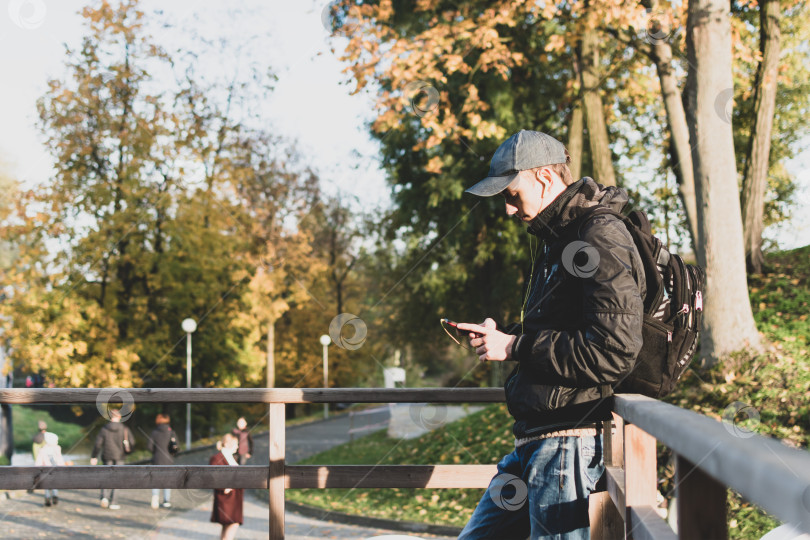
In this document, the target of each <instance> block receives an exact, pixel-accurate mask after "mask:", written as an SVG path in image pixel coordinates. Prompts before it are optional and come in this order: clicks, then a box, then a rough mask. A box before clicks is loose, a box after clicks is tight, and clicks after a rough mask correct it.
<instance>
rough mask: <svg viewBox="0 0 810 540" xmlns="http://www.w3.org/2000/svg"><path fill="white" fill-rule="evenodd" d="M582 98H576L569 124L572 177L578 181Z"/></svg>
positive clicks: (580, 168)
mask: <svg viewBox="0 0 810 540" xmlns="http://www.w3.org/2000/svg"><path fill="white" fill-rule="evenodd" d="M577 64H578V63H577V61H576V59H574V73H576V74H577V77H579V66H578V65H577ZM582 123H583V118H582V99H581V96H579V95H578V96H577V97H576V98H575V99H574V103H573V109H572V110H571V122H570V123H569V124H568V154H569V155H570V156H571V165H570V167H569V168H570V169H571V177H572V178H573V179H574V181H575V182H576V181H577V180H579V178H580V175H581V174H582V128H583V125H582Z"/></svg>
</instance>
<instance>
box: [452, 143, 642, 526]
mask: <svg viewBox="0 0 810 540" xmlns="http://www.w3.org/2000/svg"><path fill="white" fill-rule="evenodd" d="M569 162H570V157H569V156H568V152H567V151H566V150H565V147H564V146H563V145H562V144H561V143H560V142H559V141H557V140H556V139H554V138H553V137H551V136H549V135H546V134H545V133H539V132H536V131H520V132H519V133H517V134H515V135H513V136H512V137H510V138H509V139H508V140H507V141H506V142H504V143H503V144H502V145H501V146H500V147H499V148H498V150H497V151H496V152H495V155H494V156H493V158H492V161H491V165H490V171H489V176H488V177H487V178H485V179H484V180H482V181H481V182H479V183H477V184H476V185H474V186H473V187H471V188H470V189H468V190H467V191H468V192H470V193H472V194H474V195H478V196H481V197H491V196H493V195H497V194H501V195H502V196H503V197H504V199H505V201H506V213H507V214H508V215H510V216H516V217H517V218H519V219H520V220H522V221H523V222H524V223H526V225H528V231H529V233H531V234H532V235H534V236H536V237H537V238H538V239H539V240H540V241H541V242H543V244H544V249H543V253H542V254H541V255H540V256H538V259H537V261H536V262H535V264H534V270H533V274H534V276H533V277H532V278H530V280H529V283H530V285H529V286H530V290H529V294H528V297H527V298H526V302H525V304H524V305H523V306H522V309H521V313H523V314H525V315H524V316H523V317H522V320H521V321H520V322H519V323H517V324H514V325H512V326H511V327H509V328H503V327H500V326H499V325H497V324H496V323H495V321H494V320H492V319H490V318H488V319H486V320H485V321H484V322H483V323H482V324H481V325H477V324H459V329H460V330H464V331H465V332H470V334H469V337H470V343H471V345H472V346H473V347H475V348H476V352H477V354H478V355H479V358H480V359H481V360H482V361H486V360H489V361H503V360H512V361H516V362H517V365H516V367H515V368H514V369H513V371H512V373H511V374H510V375H509V377H508V379H507V381H506V384H505V390H506V402H507V405H508V407H509V412H510V413H511V415H512V416H513V417H514V419H515V423H514V426H513V428H512V431H513V433H514V435H515V451H514V452H512V453H511V454H509V455H507V456H506V457H505V458H503V460H502V461H501V462H500V463H499V464H498V474H497V475H496V476H495V478H494V479H493V481H492V483H491V484H490V487H489V489H488V490H487V493H485V494H484V497H483V498H482V499H481V502H480V503H479V504H478V507H477V508H476V509H475V513H474V514H473V516H472V518H471V519H470V522H469V523H468V524H467V526H466V527H465V528H464V531H463V532H462V533H461V536H460V537H459V538H462V539H465V540H467V539H479V538H480V539H483V538H498V539H502V540H507V539H513V538H514V539H521V540H523V539H525V538H527V537H529V536H530V537H531V538H532V539H536V538H555V539H560V538H564V539H575V538H576V539H579V538H583V539H587V538H588V537H589V534H590V527H589V522H588V495H589V493H590V492H592V491H593V490H594V487H595V485H596V482H597V480H598V479H599V477H600V476H601V475H602V473H603V472H604V462H603V455H602V448H603V446H602V434H601V421H603V420H607V419H610V418H611V413H610V400H609V399H607V396H608V395H610V392H611V389H610V385H613V384H615V383H617V382H618V381H620V380H621V379H622V378H623V377H624V376H626V375H627V374H628V373H629V372H630V371H631V370H632V368H633V366H634V363H635V359H636V356H637V355H638V352H639V350H640V349H641V344H642V336H641V327H642V317H643V300H642V299H643V297H644V294H645V292H646V286H645V281H644V269H643V267H642V262H641V258H640V256H639V254H638V250H637V249H636V247H635V244H634V243H633V239H632V237H631V236H630V233H629V232H628V231H627V228H626V227H625V226H624V225H623V224H622V222H621V221H620V220H619V219H617V218H616V217H614V216H612V215H602V214H600V215H593V216H587V217H588V219H587V221H585V217H586V216H585V214H586V213H587V214H589V213H590V212H591V211H593V209H594V208H595V207H596V206H597V205H600V206H605V207H608V208H611V209H613V210H616V211H618V212H621V210H622V208H623V207H624V206H625V204H626V203H627V201H628V196H627V193H626V192H625V191H624V190H623V189H620V188H616V187H605V186H602V185H601V184H597V183H596V182H594V181H593V180H592V179H590V178H587V177H586V178H582V179H580V180H579V181H577V182H574V181H573V179H572V178H571V173H570V171H569V169H568V163H569ZM530 241H531V239H530Z"/></svg>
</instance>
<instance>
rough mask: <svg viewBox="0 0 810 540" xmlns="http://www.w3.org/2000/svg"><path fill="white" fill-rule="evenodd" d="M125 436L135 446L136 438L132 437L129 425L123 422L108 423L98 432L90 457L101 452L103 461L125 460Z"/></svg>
mask: <svg viewBox="0 0 810 540" xmlns="http://www.w3.org/2000/svg"><path fill="white" fill-rule="evenodd" d="M124 438H126V439H127V440H128V441H129V444H130V447H132V446H134V444H135V439H133V438H132V433H131V432H130V431H129V428H128V427H126V426H125V425H124V424H122V423H121V422H110V423H108V424H107V425H106V426H104V427H103V428H101V430H100V431H99V432H98V436H97V437H96V444H95V446H93V453H92V454H91V455H90V457H97V456H98V455H99V454H101V459H102V461H108V460H112V459H115V460H123V459H124V458H125V457H126V453H125V452H124Z"/></svg>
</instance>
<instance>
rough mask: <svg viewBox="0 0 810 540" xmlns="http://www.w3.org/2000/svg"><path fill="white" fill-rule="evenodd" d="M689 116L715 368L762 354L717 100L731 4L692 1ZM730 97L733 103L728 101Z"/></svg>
mask: <svg viewBox="0 0 810 540" xmlns="http://www.w3.org/2000/svg"><path fill="white" fill-rule="evenodd" d="M686 32H687V33H686V48H687V57H688V61H689V71H688V74H687V78H686V103H687V106H686V114H687V122H688V125H689V136H690V137H689V138H690V140H691V141H692V144H693V146H692V162H693V166H694V175H695V195H696V200H697V213H698V243H697V246H696V250H695V251H696V253H695V254H696V255H697V259H698V263H699V264H701V265H702V266H703V267H704V268H706V274H707V277H706V286H705V287H704V289H705V297H706V301H705V307H704V309H705V311H704V314H703V332H702V334H701V351H700V354H701V357H702V358H704V359H705V361H706V363H707V364H708V365H711V364H714V363H716V362H717V361H718V360H719V359H720V358H721V357H723V356H725V355H727V354H729V353H731V352H733V351H737V350H740V349H743V348H745V347H746V346H750V347H752V348H754V349H757V350H759V349H760V338H759V333H758V332H757V328H756V325H755V324H754V317H753V314H752V312H751V304H750V300H749V297H748V284H747V282H746V274H745V252H744V250H743V231H742V215H741V212H740V200H739V197H738V196H737V193H738V192H739V187H738V185H737V171H736V165H735V160H734V139H733V134H732V129H731V123H730V122H729V121H728V120H727V119H726V115H725V111H724V110H719V109H721V108H722V107H723V105H724V104H722V103H720V104H718V103H717V101H718V98H719V97H720V96H722V95H726V94H727V93H728V91H729V89H732V88H733V82H732V77H731V25H730V17H729V4H728V2H727V1H724V0H690V2H689V6H688V16H687V25H686ZM729 99H731V98H730V97H729Z"/></svg>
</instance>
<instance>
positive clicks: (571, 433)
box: [515, 427, 602, 448]
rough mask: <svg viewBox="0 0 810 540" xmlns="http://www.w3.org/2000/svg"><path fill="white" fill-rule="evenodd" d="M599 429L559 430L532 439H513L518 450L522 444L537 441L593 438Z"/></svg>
mask: <svg viewBox="0 0 810 540" xmlns="http://www.w3.org/2000/svg"><path fill="white" fill-rule="evenodd" d="M601 431H602V430H601V429H599V428H595V427H587V428H575V429H559V430H557V431H549V432H548V433H543V434H541V435H535V436H532V437H524V438H522V439H515V448H520V447H521V446H523V445H524V444H527V443H530V442H532V441H539V440H541V439H550V438H552V437H595V436H597V435H598V434H599V433H601Z"/></svg>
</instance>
